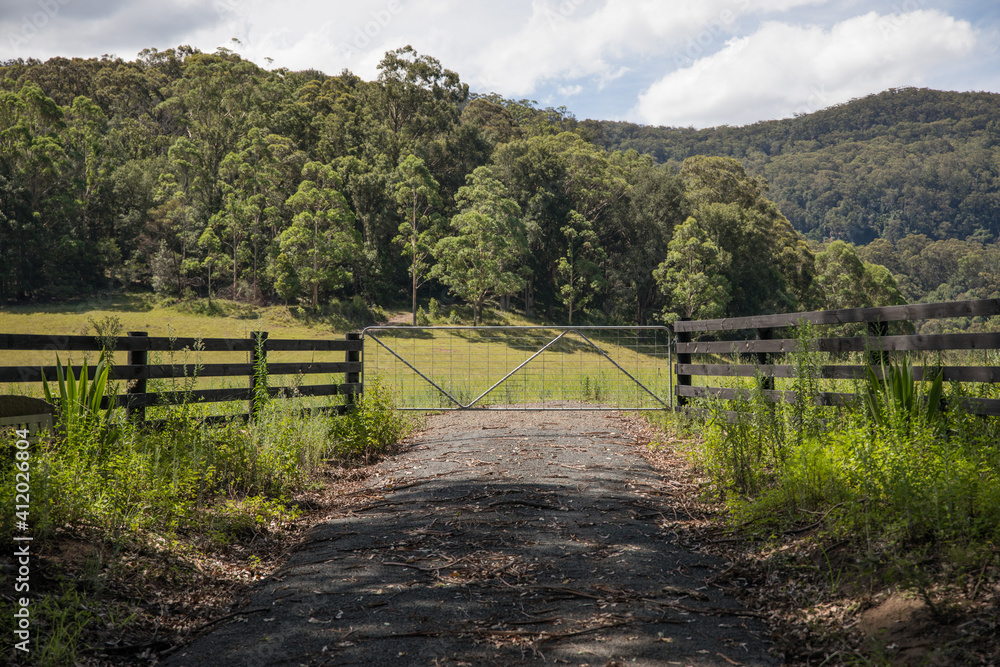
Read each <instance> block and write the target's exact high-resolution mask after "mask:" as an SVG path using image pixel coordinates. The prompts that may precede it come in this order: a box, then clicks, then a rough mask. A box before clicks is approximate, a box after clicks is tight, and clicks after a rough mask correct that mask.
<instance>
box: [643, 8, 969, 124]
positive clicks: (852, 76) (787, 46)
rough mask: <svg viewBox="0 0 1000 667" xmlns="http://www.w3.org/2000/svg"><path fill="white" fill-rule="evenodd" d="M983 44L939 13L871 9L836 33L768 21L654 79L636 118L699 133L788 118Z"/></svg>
mask: <svg viewBox="0 0 1000 667" xmlns="http://www.w3.org/2000/svg"><path fill="white" fill-rule="evenodd" d="M975 45H976V34H975V31H974V30H973V28H972V26H971V25H970V24H969V23H968V22H967V21H959V20H956V19H954V18H952V17H950V16H948V15H945V14H943V13H941V12H938V11H935V10H917V11H913V12H909V13H906V14H890V15H879V14H876V13H875V12H869V13H867V14H864V15H862V16H857V17H854V18H851V19H847V20H845V21H842V22H840V23H837V24H836V25H834V26H833V27H832V28H831V29H829V30H825V29H823V28H820V27H817V26H795V25H789V24H787V23H779V22H767V23H764V24H763V25H761V27H760V28H759V29H758V30H757V32H755V33H754V34H753V35H751V36H749V37H741V38H735V39H732V40H730V41H729V42H727V43H726V45H725V47H724V48H723V49H722V50H720V51H718V52H717V53H714V54H712V55H710V56H707V57H704V58H701V59H698V60H697V61H695V62H694V63H693V64H692V65H690V66H689V67H684V68H682V69H679V70H676V71H673V72H671V73H670V74H668V75H666V76H665V77H663V78H662V79H660V80H659V81H657V82H656V83H654V84H653V85H652V86H650V87H649V88H648V89H647V90H646V91H644V92H643V93H642V94H641V95H640V96H639V100H638V104H637V105H636V107H635V109H634V110H633V113H632V116H633V117H635V118H637V119H638V120H639V121H641V122H645V123H650V124H657V125H677V126H687V125H694V126H698V127H707V126H711V125H720V124H736V125H738V124H745V123H749V122H753V121H756V120H759V119H762V118H780V117H787V116H790V115H792V114H793V113H797V112H810V111H815V110H817V109H820V108H823V107H827V106H830V105H832V104H837V103H840V102H846V101H848V100H850V99H851V98H854V97H859V96H862V95H866V94H869V93H873V92H879V91H882V90H884V89H886V88H890V87H896V86H906V85H920V84H921V83H922V82H923V81H924V80H925V78H926V77H927V74H928V72H930V71H932V70H933V69H934V68H936V67H939V66H945V65H948V64H951V63H954V62H956V61H958V60H961V59H963V58H965V57H967V56H968V55H969V54H970V53H971V52H972V50H973V49H974V47H975Z"/></svg>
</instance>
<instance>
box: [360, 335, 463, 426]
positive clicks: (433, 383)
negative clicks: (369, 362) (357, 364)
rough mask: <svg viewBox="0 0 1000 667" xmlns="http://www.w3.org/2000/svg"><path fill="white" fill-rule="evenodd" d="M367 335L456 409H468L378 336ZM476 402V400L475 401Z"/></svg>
mask: <svg viewBox="0 0 1000 667" xmlns="http://www.w3.org/2000/svg"><path fill="white" fill-rule="evenodd" d="M367 335H368V337H370V338H371V339H372V340H373V341H375V342H376V343H378V344H379V345H381V346H382V347H384V348H385V349H386V350H388V352H389V354H391V355H392V356H394V357H396V358H397V359H399V360H400V361H402V362H403V363H404V364H406V365H407V366H409V368H410V370H412V371H413V372H414V373H416V374H417V375H419V376H420V377H422V378H423V379H425V380H427V383H428V384H430V385H431V386H432V387H434V388H435V389H437V390H438V391H440V392H441V393H442V394H444V395H445V396H447V397H448V399H449V400H450V401H451V402H452V403H454V404H455V405H457V406H458V407H460V408H468V407H469V406H467V405H462V403H461V401H459V400H458V399H456V398H455V397H454V396H452V395H451V394H449V393H448V392H447V391H445V390H444V389H443V388H442V387H441V386H440V385H438V383H436V382H434V380H432V379H430V378H429V377H427V376H426V375H424V374H423V373H421V372H420V371H419V370H418V369H417V367H416V366H414V365H413V364H411V363H410V362H409V361H407V360H406V359H404V358H403V357H401V356H399V355H398V354H396V351H395V350H394V349H392V348H391V347H389V346H388V345H386V344H385V343H383V342H382V341H380V340H379V339H378V336H376V335H375V334H373V333H368V334H367ZM477 400H478V399H477Z"/></svg>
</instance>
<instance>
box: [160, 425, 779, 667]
mask: <svg viewBox="0 0 1000 667" xmlns="http://www.w3.org/2000/svg"><path fill="white" fill-rule="evenodd" d="M627 426H628V422H626V421H623V420H622V419H621V418H620V417H619V416H617V415H614V414H608V413H601V412H531V411H526V412H498V411H491V412H461V413H445V414H441V415H435V416H431V417H428V418H427V422H426V429H425V430H423V431H422V432H420V433H418V434H417V435H416V436H414V437H412V438H411V439H410V441H409V442H408V443H407V446H406V448H405V449H404V451H403V452H402V453H401V454H399V455H397V456H394V457H392V458H391V459H389V460H386V461H384V462H383V463H381V464H380V465H379V466H378V468H377V469H376V471H377V473H378V474H377V475H373V476H372V477H371V478H370V480H369V489H368V491H367V492H366V493H364V494H362V495H360V496H358V498H357V499H356V501H353V502H352V501H351V499H345V504H344V506H343V508H342V509H341V510H339V511H338V512H337V513H336V514H335V515H334V516H332V517H331V518H330V520H329V521H327V522H325V523H323V524H321V525H320V526H318V527H317V528H316V529H315V530H313V531H312V532H311V534H310V535H309V536H308V538H307V539H306V540H305V541H304V542H302V543H301V544H300V545H299V546H298V548H297V549H296V550H295V551H294V552H293V553H292V554H291V555H290V557H289V559H288V562H287V563H286V564H285V566H284V567H283V568H282V569H281V570H280V571H279V572H277V573H276V574H275V575H273V576H272V577H270V578H269V579H267V580H265V581H264V582H262V584H261V585H260V586H259V587H258V588H257V589H256V591H255V592H254V593H253V595H252V597H251V600H250V602H249V604H248V605H246V606H245V607H244V608H243V609H242V610H241V613H240V614H239V615H237V616H235V617H233V618H230V619H226V621H225V622H224V624H220V626H219V627H218V628H217V629H216V630H215V631H214V632H212V633H210V634H208V635H205V636H203V637H201V638H200V639H199V640H197V641H195V642H194V643H193V644H191V645H190V646H188V647H186V648H184V649H181V650H180V651H178V652H177V653H175V654H174V655H173V656H172V657H171V658H170V659H169V660H168V661H167V662H166V664H167V665H171V666H175V667H176V666H180V665H187V666H190V667H196V666H200V665H213V666H225V665H233V666H237V665H238V666H240V667H245V666H252V665H535V664H556V665H558V664H565V665H602V666H605V667H613V666H617V665H622V666H624V665H725V666H728V665H777V664H780V662H781V661H780V660H779V659H777V658H776V657H774V656H772V655H770V654H769V653H768V644H767V642H766V641H765V640H764V639H763V637H764V636H765V634H766V632H765V629H764V626H763V624H762V623H761V622H760V620H759V619H758V618H757V617H756V615H755V614H754V613H753V612H752V611H748V610H743V609H741V608H740V606H739V604H738V603H737V602H736V601H735V600H734V599H733V598H732V597H730V596H729V595H727V594H726V592H725V591H724V590H723V589H722V588H720V587H719V586H718V585H716V584H715V583H713V582H714V581H716V580H719V579H721V577H720V576H719V575H720V573H721V572H722V571H723V570H724V569H725V567H726V563H724V562H721V561H719V560H717V559H714V558H712V557H710V556H707V555H704V554H700V553H696V552H694V551H691V550H687V549H684V548H683V547H681V546H680V545H678V544H677V540H676V534H674V533H672V532H671V529H670V526H671V522H672V521H673V520H674V519H675V518H676V516H677V512H678V511H683V507H680V506H679V505H678V503H677V500H676V496H677V495H678V494H677V488H678V487H677V483H676V482H675V481H674V480H672V479H671V477H670V475H669V474H665V473H664V474H661V473H660V472H657V471H656V470H654V469H653V468H652V467H651V466H650V465H649V464H648V463H647V462H646V461H645V460H644V459H643V457H642V456H641V455H640V450H639V447H640V446H639V445H637V444H636V438H635V437H634V436H633V435H630V434H628V433H627V432H626V428H627Z"/></svg>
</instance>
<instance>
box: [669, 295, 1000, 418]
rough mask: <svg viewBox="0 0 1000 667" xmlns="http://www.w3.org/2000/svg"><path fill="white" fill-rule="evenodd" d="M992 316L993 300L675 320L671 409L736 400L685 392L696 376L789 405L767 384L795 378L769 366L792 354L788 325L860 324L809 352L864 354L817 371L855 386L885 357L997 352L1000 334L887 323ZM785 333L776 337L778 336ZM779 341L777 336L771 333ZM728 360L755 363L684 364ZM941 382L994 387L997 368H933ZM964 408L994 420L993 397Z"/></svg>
mask: <svg viewBox="0 0 1000 667" xmlns="http://www.w3.org/2000/svg"><path fill="white" fill-rule="evenodd" d="M998 314H1000V299H980V300H975V301H953V302H944V303H928V304H911V305H905V306H887V307H883V308H848V309H843V310H823V311H815V312H809V313H790V314H782V315H759V316H753V317H734V318H726V319H717V320H700V321H691V320H679V321H677V322H676V323H675V325H674V331H675V333H676V335H677V363H676V367H675V369H676V373H677V389H676V394H677V403H678V406H684V405H686V404H687V403H688V400H689V399H690V398H694V397H698V398H707V397H714V398H719V399H723V400H732V399H735V398H737V397H738V396H740V391H741V390H739V389H733V388H728V387H710V386H693V385H692V379H693V378H694V377H696V376H709V377H740V376H742V377H759V378H761V379H760V385H761V389H762V390H763V392H764V395H765V396H766V397H767V398H768V399H769V400H771V401H789V402H793V401H795V400H796V394H795V392H794V391H787V390H784V391H782V390H776V389H775V388H774V386H775V385H774V379H775V378H793V377H795V366H794V365H790V364H782V363H775V362H776V360H778V359H779V358H780V357H779V355H783V354H788V353H792V352H795V350H796V347H797V345H798V344H799V342H798V340H797V339H795V338H791V337H787V335H788V334H787V332H788V331H790V329H788V328H790V327H795V326H797V325H798V324H799V323H800V322H801V321H803V320H804V321H806V322H808V323H810V324H813V325H817V326H824V325H837V324H851V323H866V324H867V328H868V335H867V336H855V337H844V336H837V337H825V338H817V339H816V340H815V341H814V342H813V343H812V349H813V350H816V351H819V352H829V353H848V352H860V353H866V354H867V359H866V360H867V364H857V365H825V366H822V367H821V368H820V374H819V377H821V378H829V379H838V380H863V379H864V378H865V377H867V374H868V370H867V369H868V366H869V365H874V366H877V365H878V364H879V362H880V361H881V360H882V359H885V358H886V357H887V356H888V354H889V353H891V352H919V351H932V352H944V351H951V350H996V349H1000V332H992V333H954V334H932V335H899V336H890V335H887V334H888V324H889V323H890V322H900V321H913V320H923V319H937V318H954V317H977V316H983V317H991V316H994V315H998ZM783 329H785V331H784V332H783V331H782V330H783ZM748 331H749V332H752V334H753V335H754V339H753V340H746V339H742V340H713V341H694V340H693V339H692V338H693V337H692V334H696V333H702V332H730V333H729V335H730V336H734V335H736V333H737V332H743V333H744V334H745V333H746V332H748ZM776 333H778V334H782V335H785V336H786V337H778V336H776V335H775V334H776ZM696 354H708V355H733V356H734V357H737V358H739V357H742V360H746V359H747V357H750V358H751V359H753V360H754V361H755V362H756V363H736V362H735V361H734V363H728V364H727V363H709V364H695V363H692V355H696ZM932 370H933V372H934V374H936V373H937V372H938V371H939V370H940V371H941V372H942V373H943V377H944V380H945V381H958V382H988V383H1000V367H997V366H987V365H983V366H935V367H934V368H933V369H932ZM914 371H915V373H914V374H915V376H916V378H917V379H920V378H922V377H923V372H922V371H923V369H922V368H915V369H914ZM855 399H856V394H854V393H845V392H824V393H821V394H820V395H819V397H818V401H819V403H820V404H823V405H842V404H845V403H847V402H850V401H853V400H855ZM965 409H966V410H968V411H969V412H970V413H973V414H979V415H993V416H997V415H1000V399H990V398H968V399H965Z"/></svg>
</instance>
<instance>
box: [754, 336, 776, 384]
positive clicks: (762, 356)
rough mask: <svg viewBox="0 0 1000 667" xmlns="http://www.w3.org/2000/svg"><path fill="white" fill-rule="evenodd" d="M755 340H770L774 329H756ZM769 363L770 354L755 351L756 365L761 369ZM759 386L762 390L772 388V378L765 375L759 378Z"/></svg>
mask: <svg viewBox="0 0 1000 667" xmlns="http://www.w3.org/2000/svg"><path fill="white" fill-rule="evenodd" d="M755 333H756V334H757V340H771V339H772V337H773V336H774V329H756V330H755ZM770 363H771V355H770V354H769V353H767V352H758V353H757V365H758V366H759V367H760V368H761V369H763V368H765V367H766V366H767V365H768V364H770ZM760 388H761V390H762V391H769V390H771V389H774V378H773V377H768V376H766V375H763V376H761V378H760Z"/></svg>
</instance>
